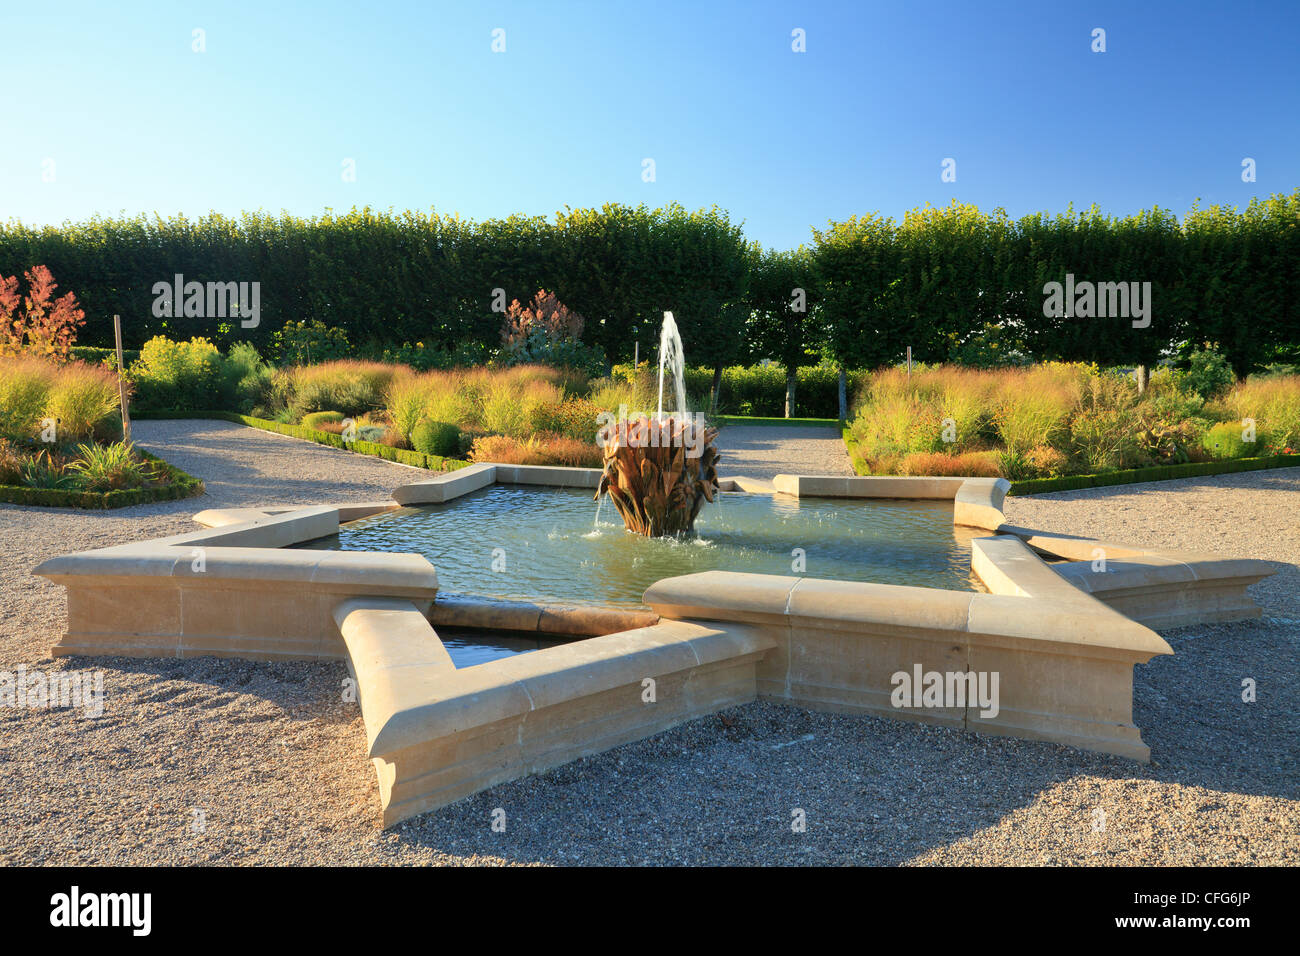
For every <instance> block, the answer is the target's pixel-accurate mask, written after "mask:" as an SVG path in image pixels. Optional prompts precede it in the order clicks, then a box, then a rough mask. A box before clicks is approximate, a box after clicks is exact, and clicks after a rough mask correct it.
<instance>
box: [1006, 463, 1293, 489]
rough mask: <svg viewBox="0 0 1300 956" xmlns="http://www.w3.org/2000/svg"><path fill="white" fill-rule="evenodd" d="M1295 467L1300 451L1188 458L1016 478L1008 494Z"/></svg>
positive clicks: (1100, 486)
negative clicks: (1101, 470)
mask: <svg viewBox="0 0 1300 956" xmlns="http://www.w3.org/2000/svg"><path fill="white" fill-rule="evenodd" d="M1295 467H1300V455H1273V456H1270V457H1268V458H1235V459H1231V460H1229V461H1202V462H1188V463H1187V464H1184V465H1152V466H1150V467H1147V468H1129V469H1125V470H1123V471H1109V472H1105V473H1103V474H1098V475H1065V476H1063V477H1060V478H1030V479H1028V480H1026V481H1013V482H1012V483H1011V490H1010V491H1008V492H1007V494H1008V495H1041V494H1045V493H1046V492H1049V491H1076V490H1078V489H1080V488H1102V487H1105V486H1107V485H1130V484H1136V483H1138V482H1141V481H1170V480H1172V479H1174V478H1198V477H1201V476H1204V475H1229V474H1233V473H1235V472H1239V471H1263V470H1264V469H1266V468H1295Z"/></svg>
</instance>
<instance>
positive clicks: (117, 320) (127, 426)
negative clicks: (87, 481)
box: [113, 315, 131, 444]
mask: <svg viewBox="0 0 1300 956" xmlns="http://www.w3.org/2000/svg"><path fill="white" fill-rule="evenodd" d="M113 337H114V338H116V339H117V395H118V401H119V403H120V404H121V406H122V441H124V442H126V443H127V444H130V442H131V412H130V411H129V410H128V409H127V407H126V375H125V372H126V370H125V368H123V366H122V317H121V316H120V315H115V316H113Z"/></svg>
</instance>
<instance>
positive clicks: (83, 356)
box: [70, 345, 140, 366]
mask: <svg viewBox="0 0 1300 956" xmlns="http://www.w3.org/2000/svg"><path fill="white" fill-rule="evenodd" d="M70 351H71V354H72V357H73V358H74V359H80V360H81V361H83V362H91V363H94V364H96V365H102V364H103V363H104V362H107V361H108V360H109V359H114V360H116V359H117V349H115V348H111V349H101V348H96V347H95V346H93V345H74V346H73V347H72V348H71V350H70ZM139 357H140V350H139V349H122V361H124V362H125V363H126V364H127V365H128V366H130V364H131V363H132V362H134V361H135V360H136V359H138V358H139Z"/></svg>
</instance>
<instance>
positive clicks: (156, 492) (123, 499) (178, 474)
mask: <svg viewBox="0 0 1300 956" xmlns="http://www.w3.org/2000/svg"><path fill="white" fill-rule="evenodd" d="M136 451H137V453H138V454H139V455H140V457H141V458H144V459H145V460H147V461H151V462H154V463H155V464H156V465H157V466H158V467H159V468H160V469H161V470H162V471H163V472H164V473H165V474H166V475H167V477H168V478H169V479H170V482H169V483H168V484H165V485H153V486H150V487H145V488H121V489H118V490H117V491H72V490H69V489H66V488H28V487H27V486H26V485H0V501H3V502H7V503H8V504H14V505H36V506H40V507H46V508H88V509H105V508H127V507H130V506H131V505H144V504H150V503H151V502H154V501H178V500H180V499H182V498H194V497H197V496H198V495H201V494H203V491H204V488H203V480H202V479H201V478H195V477H194V476H193V475H189V474H186V473H185V472H183V471H181V470H180V469H179V468H177V467H176V466H175V465H172V464H169V463H168V462H165V461H163V460H162V459H161V458H159V457H157V456H156V455H151V454H149V453H148V452H147V451H142V450H140V449H138V448H137V449H136Z"/></svg>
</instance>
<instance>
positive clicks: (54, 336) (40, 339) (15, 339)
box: [0, 266, 86, 360]
mask: <svg viewBox="0 0 1300 956" xmlns="http://www.w3.org/2000/svg"><path fill="white" fill-rule="evenodd" d="M24 276H25V277H26V279H27V295H26V296H20V295H19V294H18V277H17V276H9V277H8V278H5V277H4V276H0V355H7V354H17V353H19V352H23V353H26V354H28V355H36V356H39V357H43V358H54V359H58V360H65V359H67V357H68V351H69V349H71V348H72V346H73V344H74V343H75V342H76V340H77V329H78V327H79V326H82V325H85V324H86V313H85V312H83V311H82V310H81V309H80V307H79V306H78V305H77V297H76V296H75V295H73V294H72V293H71V292H69V293H67V294H66V295H63V296H61V297H60V298H58V299H54V289H55V288H56V287H57V285H58V283H56V282H55V281H54V276H53V275H52V274H51V273H50V270H49V269H47V268H46V267H45V266H35V267H33V268H31V269H29V270H27V272H25V273H24ZM51 300H53V301H51Z"/></svg>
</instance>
